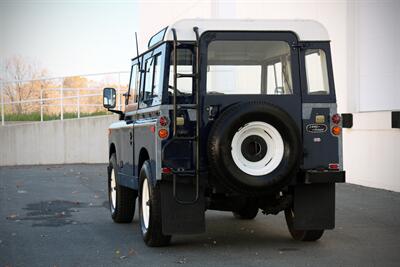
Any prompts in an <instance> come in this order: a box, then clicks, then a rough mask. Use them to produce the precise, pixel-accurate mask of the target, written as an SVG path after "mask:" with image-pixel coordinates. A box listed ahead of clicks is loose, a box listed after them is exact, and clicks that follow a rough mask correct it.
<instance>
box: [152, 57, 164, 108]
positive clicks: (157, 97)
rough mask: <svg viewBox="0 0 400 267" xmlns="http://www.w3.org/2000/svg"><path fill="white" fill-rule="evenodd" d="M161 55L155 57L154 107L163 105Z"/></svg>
mask: <svg viewBox="0 0 400 267" xmlns="http://www.w3.org/2000/svg"><path fill="white" fill-rule="evenodd" d="M160 59H161V55H157V56H155V57H154V75H153V77H154V78H153V105H159V104H161V98H162V84H161V83H160V80H161V62H160Z"/></svg>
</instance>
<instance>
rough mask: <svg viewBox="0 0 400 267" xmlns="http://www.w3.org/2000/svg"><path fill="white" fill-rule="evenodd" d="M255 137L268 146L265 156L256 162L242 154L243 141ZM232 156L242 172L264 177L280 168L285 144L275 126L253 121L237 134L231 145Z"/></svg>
mask: <svg viewBox="0 0 400 267" xmlns="http://www.w3.org/2000/svg"><path fill="white" fill-rule="evenodd" d="M253 135H255V136H258V137H261V138H262V139H263V140H264V141H265V143H266V145H267V152H266V154H265V156H264V157H263V158H262V159H260V160H259V161H254V162H252V161H249V160H247V159H246V158H245V157H244V155H243V153H242V144H243V141H244V140H245V139H246V138H247V137H249V136H253ZM231 154H232V159H233V161H234V162H235V164H236V166H237V167H238V168H239V169H240V170H241V171H243V172H245V173H247V174H249V175H253V176H262V175H266V174H269V173H271V172H272V171H274V170H275V169H276V168H277V167H278V166H279V164H280V163H281V161H282V158H283V154H284V143H283V139H282V136H281V134H280V133H279V131H278V130H277V129H276V128H275V127H274V126H272V125H271V124H269V123H266V122H262V121H253V122H249V123H247V124H245V125H244V126H243V127H241V128H240V129H239V130H238V131H237V132H236V133H235V135H234V136H233V139H232V143H231Z"/></svg>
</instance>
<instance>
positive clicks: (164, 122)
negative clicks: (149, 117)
mask: <svg viewBox="0 0 400 267" xmlns="http://www.w3.org/2000/svg"><path fill="white" fill-rule="evenodd" d="M158 122H159V123H160V125H161V126H163V127H165V126H167V125H168V123H169V120H168V118H167V117H165V116H161V117H160V118H159V119H158Z"/></svg>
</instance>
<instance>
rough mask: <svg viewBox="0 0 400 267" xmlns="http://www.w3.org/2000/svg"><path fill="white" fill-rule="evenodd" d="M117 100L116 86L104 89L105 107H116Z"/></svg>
mask: <svg viewBox="0 0 400 267" xmlns="http://www.w3.org/2000/svg"><path fill="white" fill-rule="evenodd" d="M116 102H117V93H116V91H115V89H114V88H104V89H103V107H105V108H106V109H112V108H115V105H116Z"/></svg>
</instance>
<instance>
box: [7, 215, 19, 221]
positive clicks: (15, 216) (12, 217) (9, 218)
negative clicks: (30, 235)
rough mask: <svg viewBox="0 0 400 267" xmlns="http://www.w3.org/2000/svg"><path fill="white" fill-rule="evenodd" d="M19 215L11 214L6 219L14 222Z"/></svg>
mask: <svg viewBox="0 0 400 267" xmlns="http://www.w3.org/2000/svg"><path fill="white" fill-rule="evenodd" d="M17 217H18V215H17V214H10V215H8V216H7V217H6V219H7V220H14V219H15V218H17Z"/></svg>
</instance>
